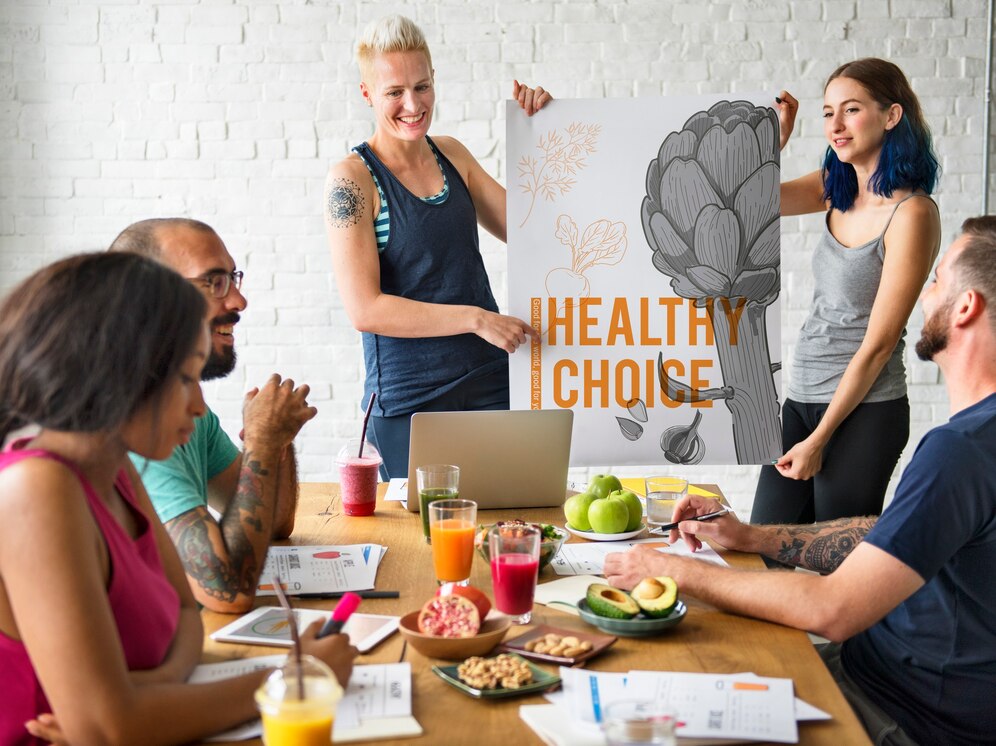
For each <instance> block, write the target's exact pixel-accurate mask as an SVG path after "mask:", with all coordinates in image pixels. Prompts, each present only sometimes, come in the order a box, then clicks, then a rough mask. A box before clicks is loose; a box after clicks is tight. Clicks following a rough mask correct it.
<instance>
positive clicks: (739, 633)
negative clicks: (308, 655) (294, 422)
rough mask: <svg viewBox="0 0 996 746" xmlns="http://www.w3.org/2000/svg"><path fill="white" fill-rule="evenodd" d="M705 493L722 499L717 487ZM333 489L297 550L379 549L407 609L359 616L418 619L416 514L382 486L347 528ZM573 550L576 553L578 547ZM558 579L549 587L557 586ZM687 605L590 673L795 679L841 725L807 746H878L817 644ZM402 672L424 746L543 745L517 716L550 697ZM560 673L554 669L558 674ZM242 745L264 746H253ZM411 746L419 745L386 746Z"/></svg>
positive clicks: (422, 592) (517, 514)
mask: <svg viewBox="0 0 996 746" xmlns="http://www.w3.org/2000/svg"><path fill="white" fill-rule="evenodd" d="M705 487H706V488H707V489H713V491H715V492H718V491H719V490H718V489H717V488H715V486H714V485H705ZM338 489H339V488H338V485H336V484H302V485H301V500H300V505H299V508H298V516H297V524H296V527H295V531H294V535H293V540H292V542H291V543H295V544H361V543H368V542H369V543H379V544H383V545H385V546H388V547H389V550H388V551H387V553H386V554H385V555H384V557H383V559H382V560H381V564H380V568H379V570H378V572H377V588H378V589H384V590H399V591H400V592H401V598H399V599H368V600H365V601H364V602H363V606H362V610H363V611H365V612H367V613H371V614H394V615H399V616H400V615H402V614H405V613H407V612H409V611H413V610H416V609H418V608H419V607H420V606H421V605H422V603H424V602H425V601H426V600H428V599H429V598H430V597H431V596H432V595H433V594H434V593H435V590H436V581H435V576H434V574H433V568H432V553H431V548H430V547H429V545H428V544H426V543H425V540H424V539H423V537H422V526H421V523H420V520H419V516H418V514H417V513H409V512H408V511H406V510H404V509H403V508H402V507H401V505H400V504H399V503H384V502H383V501H382V498H383V495H384V492H385V490H386V485H381V489H380V499H379V500H378V505H377V512H376V514H375V515H374V516H372V517H366V518H352V517H348V516H345V515H344V514H343V512H342V506H341V503H340V501H339V491H338ZM507 518H524V519H527V520H530V521H536V522H545V523H557V524H559V525H563V512H562V511H561V509H560V508H547V509H532V510H515V511H481V513H480V514H479V522H481V523H491V522H493V521H495V520H501V519H507ZM572 541H579V540H578V539H574V538H573V537H572ZM723 554H724V557H725V559H726V560H727V561H728V562H729V563H730V564H731V565H733V566H735V567H743V568H754V569H761V568H762V567H763V565H762V563H761V561H760V559H759V558H758V557H757V556H755V555H745V554H741V553H739V552H723ZM556 577H557V576H556V574H555V573H554V572H553V570H552V569H550V568H549V567H548V568H546V569H545V570H544V571H543V573H542V575H541V576H540V582H541V583H542V582H545V581H548V580H554V579H556ZM471 583H473V584H474V585H476V586H478V587H480V588H482V589H484V590H485V591H487V592H488V593H489V595H490V592H491V576H490V570H489V568H488V566H487V565H486V564H485V563H484V562H482V561H481V559H480V557H476V558H475V561H474V567H473V575H472V578H471ZM684 600H685V602H686V604H687V605H688V616H687V617H686V618H685V620H684V621H683V622H682V623H681V624H680V625H678V626H677V627H674V628H673V629H672V630H670V631H669V632H668V633H667V634H664V635H661V636H660V637H652V638H648V639H630V638H619V640H618V642H616V643H615V645H613V646H612V647H611V648H610V649H609V650H608V651H607V652H605V653H604V654H602V655H600V656H598V657H597V658H594V659H593V660H591V661H589V663H588V667H589V668H591V669H592V670H598V671H628V670H631V669H644V670H645V669H657V670H662V671H702V672H709V673H739V672H743V671H753V672H754V673H757V674H758V675H760V676H775V677H785V678H791V679H792V680H793V681H794V682H795V692H796V695H797V696H799V697H801V698H802V699H804V700H805V701H807V702H809V703H811V704H813V705H815V706H816V707H819V708H820V709H822V710H825V711H826V712H828V713H830V714H831V715H833V720H829V721H822V722H814V723H800V725H799V743H801V744H827V745H828V746H831V745H832V746H838V745H839V744H867V743H870V741H869V740H868V738H867V736H866V734H865V732H864V729H863V728H862V727H861V724H860V722H858V720H857V718H856V717H855V716H854V713H853V712H852V711H851V708H850V706H849V705H848V704H847V701H846V700H845V699H844V697H843V695H842V694H841V693H840V690H839V689H838V688H837V685H836V684H835V683H834V681H833V679H832V678H831V676H830V674H829V673H828V672H827V670H826V668H825V667H824V666H823V663H822V662H821V661H820V659H819V656H818V655H817V654H816V651H815V649H814V648H813V646H812V644H811V643H810V641H809V638H808V637H807V636H806V635H805V634H804V633H803V632H800V631H798V630H794V629H790V628H788V627H782V626H779V625H776V624H770V623H768V622H762V621H757V620H754V619H747V618H744V617H739V616H733V615H730V614H724V613H722V612H719V611H716V610H715V609H714V608H712V607H710V606H706V605H704V604H701V603H699V602H697V601H695V600H690V599H688V598H685V599H684ZM273 602H274V599H272V598H264V599H261V600H260V601H258V602H257V605H272V604H273ZM296 604H297V605H300V606H301V607H309V608H322V609H331V608H332V607H333V606H334V605H335V602H334V601H305V600H298V601H296ZM202 617H203V620H204V627H205V633H206V634H210V633H211V632H214V631H215V630H217V629H219V628H220V627H222V626H224V625H225V624H228V623H229V622H231V621H232V617H231V616H230V615H226V614H218V613H215V612H210V611H203V612H202ZM533 621H534V623H537V624H551V625H556V626H558V627H566V628H570V629H577V630H581V631H589V632H591V631H594V628H593V627H590V626H589V625H587V624H585V623H584V622H583V621H581V619H580V618H579V617H577V616H574V615H572V614H568V613H565V612H561V611H557V610H555V608H550V607H546V606H541V605H537V606H536V607H535V610H534V611H533ZM527 629H528V627H513V628H512V629H511V630H510V631H509V633H508V637H513V636H515V635H517V634H520V633H521V632H524V631H526V630H527ZM401 648H402V638H401V636H400V635H393V636H391V637H390V638H389V639H387V640H386V641H384V642H382V643H381V644H380V645H379V646H377V647H376V648H374V649H373V650H371V651H370V652H369V653H368V654H367V655H364V656H361V657H360V658H359V659H358V660H357V662H358V663H361V664H362V663H392V662H396V661H397V660H398V659H399V656H400V655H401ZM274 652H276V651H275V649H274V648H264V647H253V646H248V645H232V644H229V643H216V642H213V641H212V640H210V639H209V638H207V637H206V636H205V645H204V658H203V660H204V662H205V663H209V662H216V661H220V660H227V659H231V658H244V657H251V656H257V655H269V654H273V653H274ZM405 660H407V661H409V662H410V663H411V665H412V691H413V694H412V706H413V711H414V715H415V717H416V718H417V719H418V721H419V723H420V724H421V725H422V728H423V729H424V731H425V736H424V738H423V740H422V741H421V743H431V744H473V745H474V746H486V745H488V744H495V745H496V746H511V745H512V744H516V745H517V744H538V743H541V740H540V739H539V738H538V737H537V736H536V735H535V733H533V731H532V729H531V728H529V726H527V725H526V724H525V723H524V722H523V721H522V720H521V719H520V718H519V713H518V710H519V705H520V704H527V703H528V704H542V703H543V702H545V700H543V698H542V696H541V695H534V696H529V697H522V698H515V699H510V700H497V701H495V700H492V701H478V700H473V699H471V698H469V697H467V696H466V695H464V694H461V693H460V692H458V691H457V690H455V689H453V688H452V687H450V686H448V685H447V684H445V683H443V681H442V680H441V679H439V678H438V677H437V676H436V675H435V674H433V673H432V670H431V667H432V665H433V664H434V663H438V662H439V661H435V660H430V659H427V658H424V657H423V656H422V655H421V654H420V653H418V652H417V651H415V650H413V649H411V647H410V646H409V648H408V650H407V654H406V656H405ZM549 670H554V669H552V668H551V669H549ZM244 743H256V744H259V743H260V741H255V742H251V741H250V742H244ZM381 743H397V744H411V743H414V741H413V740H412V739H404V740H398V741H390V742H381Z"/></svg>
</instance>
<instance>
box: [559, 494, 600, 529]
mask: <svg viewBox="0 0 996 746" xmlns="http://www.w3.org/2000/svg"><path fill="white" fill-rule="evenodd" d="M597 499H598V498H596V497H595V496H594V495H593V494H591V493H590V492H582V493H581V494H580V495H571V496H570V497H569V498H567V501H566V502H565V503H564V516H565V517H566V518H567V522H568V523H569V524H571V525H572V526H573V527H574V528H576V529H577V530H578V531H591V522H590V521H589V520H588V508H589V507H590V506H591V504H592V503H593V502H595V500H597Z"/></svg>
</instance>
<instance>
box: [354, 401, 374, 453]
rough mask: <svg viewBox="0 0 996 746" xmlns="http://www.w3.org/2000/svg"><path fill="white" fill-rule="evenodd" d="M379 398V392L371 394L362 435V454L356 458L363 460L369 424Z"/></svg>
mask: <svg viewBox="0 0 996 746" xmlns="http://www.w3.org/2000/svg"><path fill="white" fill-rule="evenodd" d="M376 398H377V392H376V391H371V392H370V401H368V402H367V413H366V414H365V415H363V432H361V433H360V452H359V453H358V454H357V456H356V458H363V444H364V443H366V442H367V424H369V422H370V413H371V412H372V411H373V405H374V399H376Z"/></svg>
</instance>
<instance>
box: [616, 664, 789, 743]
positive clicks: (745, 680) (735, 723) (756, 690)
mask: <svg viewBox="0 0 996 746" xmlns="http://www.w3.org/2000/svg"><path fill="white" fill-rule="evenodd" d="M627 684H628V686H630V687H632V690H633V691H638V692H641V693H642V694H645V695H647V697H648V699H652V700H654V701H657V702H667V703H668V704H669V705H670V706H671V707H672V708H673V709H674V711H675V713H676V715H677V718H678V731H677V733H678V735H679V736H686V737H692V738H744V739H749V740H752V741H775V742H777V743H796V742H798V740H799V730H798V728H797V726H796V720H795V696H794V694H793V686H792V680H791V679H775V678H768V677H762V676H742V675H738V674H726V675H716V674H707V673H670V672H668V673H663V672H660V671H630V672H629V678H628V680H627Z"/></svg>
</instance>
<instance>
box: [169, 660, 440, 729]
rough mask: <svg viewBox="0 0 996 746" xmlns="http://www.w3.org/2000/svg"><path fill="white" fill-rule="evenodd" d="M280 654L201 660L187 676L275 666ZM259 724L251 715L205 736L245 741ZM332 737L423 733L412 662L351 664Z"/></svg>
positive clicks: (213, 676)
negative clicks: (415, 704)
mask: <svg viewBox="0 0 996 746" xmlns="http://www.w3.org/2000/svg"><path fill="white" fill-rule="evenodd" d="M284 658H286V656H284V655H264V656H260V657H258V658H244V659H240V660H234V661H225V662H223V663H205V664H201V665H200V666H198V667H197V668H195V669H194V672H193V673H192V674H191V675H190V678H189V679H187V681H188V683H191V684H204V683H207V682H210V681H220V680H221V679H230V678H232V677H234V676H241V675H242V674H246V673H251V672H253V671H258V670H260V669H264V668H275V667H277V666H279V665H281V664H282V663H283V662H284ZM262 732H263V728H262V724H261V723H260V721H259V720H253V721H250V722H248V723H244V724H243V725H240V726H237V727H235V728H232V729H231V730H228V731H225V732H224V733H219V734H217V735H216V736H213V737H211V738H209V739H206V740H208V741H246V740H248V739H250V738H259V737H260V736H261V735H262ZM332 735H333V740H334V741H335V742H336V743H349V742H350V741H366V740H373V739H379V738H403V737H405V736H419V735H422V726H420V725H419V724H418V721H417V720H415V718H414V717H412V668H411V664H410V663H389V664H383V665H369V666H356V667H354V668H353V674H352V676H350V678H349V686H348V687H346V692H345V694H344V695H343V698H342V699H341V700H340V701H339V705H338V707H337V708H336V716H335V724H334V725H333V728H332Z"/></svg>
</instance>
